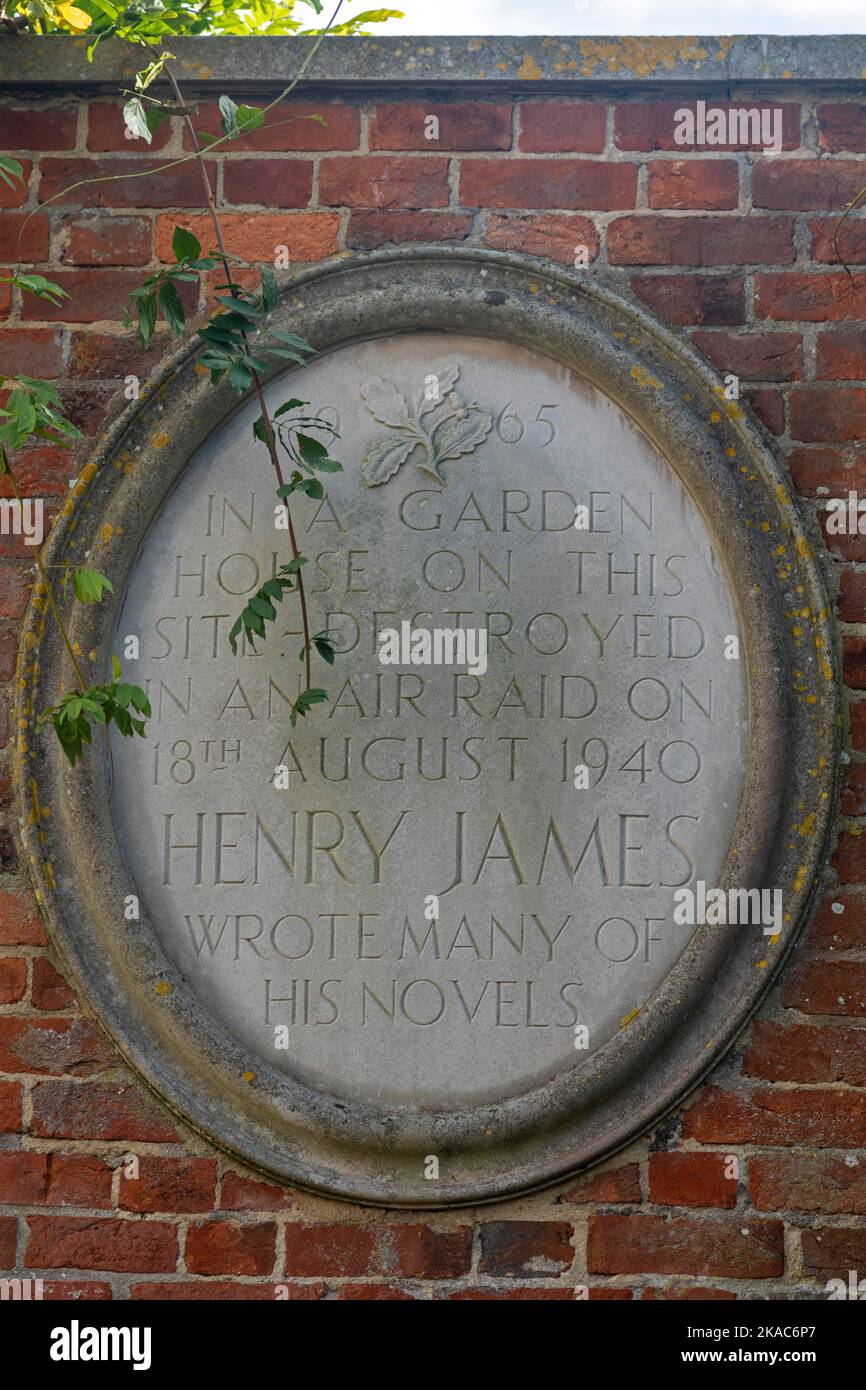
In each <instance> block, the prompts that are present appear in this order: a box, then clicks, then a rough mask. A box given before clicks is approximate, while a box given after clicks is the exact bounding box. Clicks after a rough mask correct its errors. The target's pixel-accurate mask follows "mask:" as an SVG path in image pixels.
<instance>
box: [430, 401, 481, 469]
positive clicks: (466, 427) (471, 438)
mask: <svg viewBox="0 0 866 1390" xmlns="http://www.w3.org/2000/svg"><path fill="white" fill-rule="evenodd" d="M492 428H493V416H492V415H489V414H488V413H487V411H485V410H477V409H470V410H468V411H467V412H466V414H465V415H464V416H463V417H462V418H461V417H460V416H458V415H452V416H451V417H450V419H447V420H445V421H444V423H443V424H442V425H441V426H440V428H439V429H438V430H437V431H436V436H435V447H436V464H437V466H438V465H439V464H440V463H444V462H445V460H446V459H456V458H459V456H460V455H461V454H471V453H472V450H473V449H477V448H478V445H479V444H481V443H483V441H484V440H485V439H486V438H487V436H488V434H489V433H490V431H491V430H492Z"/></svg>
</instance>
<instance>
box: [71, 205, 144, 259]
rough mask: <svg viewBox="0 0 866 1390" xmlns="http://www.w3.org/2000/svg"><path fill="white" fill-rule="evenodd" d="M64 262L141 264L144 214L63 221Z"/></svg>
mask: <svg viewBox="0 0 866 1390" xmlns="http://www.w3.org/2000/svg"><path fill="white" fill-rule="evenodd" d="M65 232H66V249H65V251H64V253H63V259H64V261H66V262H67V264H68V265H145V264H146V262H147V261H149V260H150V223H149V222H148V220H147V219H146V218H144V217H81V218H78V219H76V220H75V221H70V222H67V223H66V227H65Z"/></svg>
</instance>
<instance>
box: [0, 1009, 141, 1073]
mask: <svg viewBox="0 0 866 1390" xmlns="http://www.w3.org/2000/svg"><path fill="white" fill-rule="evenodd" d="M113 1060H114V1052H113V1051H112V1049H111V1047H110V1045H109V1044H108V1043H107V1042H106V1040H105V1039H104V1038H103V1036H102V1034H101V1033H98V1032H97V1031H96V1029H95V1028H94V1027H93V1025H92V1024H91V1023H89V1022H87V1020H85V1019H82V1018H37V1017H32V1018H20V1017H17V1016H15V1015H8V1016H6V1017H0V1071H6V1072H15V1071H19V1072H37V1073H45V1072H48V1073H53V1074H56V1075H62V1074H69V1075H72V1076H89V1075H91V1074H92V1073H93V1072H96V1071H102V1070H104V1069H105V1067H106V1066H109V1065H110V1064H111V1062H112V1061H113Z"/></svg>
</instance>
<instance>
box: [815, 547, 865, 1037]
mask: <svg viewBox="0 0 866 1390" xmlns="http://www.w3.org/2000/svg"><path fill="white" fill-rule="evenodd" d="M851 573H852V572H851V571H850V570H845V571H843V573H842V582H843V584H844V582H845V580H846V579H847V578H849V576H851ZM854 578H857V579H860V578H862V579H864V580H866V574H862V573H858V574H857V575H854ZM852 621H853V620H852ZM853 766H856V767H858V768H866V763H857V764H852V767H851V768H849V771H851V770H852V769H853ZM834 906H836V907H837V908H838V907H841V908H842V911H841V912H839V911H835V912H834V911H833V908H834ZM808 940H809V946H810V947H811V948H812V949H813V950H815V951H852V950H859V949H860V948H861V947H864V946H866V895H864V894H862V893H859V892H853V893H852V892H848V891H846V890H845V889H844V888H842V889H839V890H838V891H837V892H835V893H831V894H830V895H829V896H828V897H827V898H825V900H824V902H823V903H822V904H821V906H820V907H819V909H818V911H817V913H816V914H815V918H814V920H813V922H812V924H811V926H810V928H809V938H808ZM863 1041H864V1043H866V1037H864V1039H863Z"/></svg>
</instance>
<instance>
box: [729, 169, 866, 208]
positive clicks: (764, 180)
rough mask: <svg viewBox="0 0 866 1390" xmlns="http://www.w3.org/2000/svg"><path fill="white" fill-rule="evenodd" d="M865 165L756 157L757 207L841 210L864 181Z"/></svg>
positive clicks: (754, 184)
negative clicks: (757, 158)
mask: <svg viewBox="0 0 866 1390" xmlns="http://www.w3.org/2000/svg"><path fill="white" fill-rule="evenodd" d="M864 176H866V168H864V166H863V165H862V164H860V163H857V162H854V161H852V160H841V159H766V160H763V159H759V160H758V161H757V162H756V164H755V167H754V170H753V172H752V202H753V204H754V206H755V207H756V208H772V209H779V210H780V211H785V210H791V211H797V210H804V211H811V210H812V209H816V210H820V211H822V212H835V211H836V210H837V209H838V210H840V211H841V209H842V208H844V206H845V204H846V203H849V202H850V201H851V199H852V198H855V197H856V196H857V194H858V193H859V192H860V190H861V188H862V187H863V185H864V183H866V177H864Z"/></svg>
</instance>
